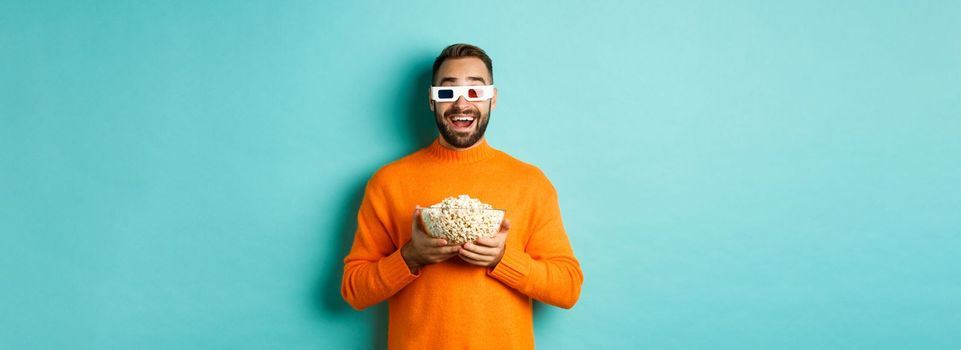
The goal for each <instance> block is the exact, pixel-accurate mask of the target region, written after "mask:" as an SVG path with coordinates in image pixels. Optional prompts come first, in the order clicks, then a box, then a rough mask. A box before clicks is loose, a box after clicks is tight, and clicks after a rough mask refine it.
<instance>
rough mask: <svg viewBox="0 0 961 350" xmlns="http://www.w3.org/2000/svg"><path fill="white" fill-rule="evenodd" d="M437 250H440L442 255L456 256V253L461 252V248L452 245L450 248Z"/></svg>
mask: <svg viewBox="0 0 961 350" xmlns="http://www.w3.org/2000/svg"><path fill="white" fill-rule="evenodd" d="M438 250H440V252H441V253H443V254H457V252H459V251H461V246H459V245H452V246H446V247H440V248H439V249H438Z"/></svg>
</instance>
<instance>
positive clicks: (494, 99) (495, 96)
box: [491, 88, 497, 111]
mask: <svg viewBox="0 0 961 350" xmlns="http://www.w3.org/2000/svg"><path fill="white" fill-rule="evenodd" d="M496 106H497V88H494V96H491V110H492V111H493V110H494V107H496Z"/></svg>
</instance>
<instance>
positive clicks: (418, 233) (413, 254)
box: [400, 207, 461, 273]
mask: <svg viewBox="0 0 961 350" xmlns="http://www.w3.org/2000/svg"><path fill="white" fill-rule="evenodd" d="M460 250H461V246H460V245H447V240H446V239H441V238H433V237H430V236H428V235H427V230H426V229H424V219H423V218H421V216H420V207H417V209H415V210H414V220H413V222H412V223H411V228H410V242H407V244H405V245H404V246H403V247H401V248H400V255H401V256H403V257H404V262H406V263H407V267H408V268H409V269H410V273H417V270H419V269H420V268H421V267H423V266H424V265H429V264H435V263H439V262H441V261H444V260H447V259H450V258H452V257H454V256H455V255H457V252H458V251H460Z"/></svg>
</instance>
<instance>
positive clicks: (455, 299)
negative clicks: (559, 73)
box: [341, 44, 583, 349]
mask: <svg viewBox="0 0 961 350" xmlns="http://www.w3.org/2000/svg"><path fill="white" fill-rule="evenodd" d="M432 85H433V86H432V88H431V89H428V93H429V98H430V99H429V104H430V109H431V111H433V112H434V120H435V122H436V123H437V128H438V129H439V131H440V137H439V138H438V139H437V140H435V141H434V142H433V144H431V145H430V146H428V147H426V148H423V149H421V150H419V151H417V152H414V153H412V154H410V155H407V156H405V157H403V158H401V159H399V160H396V161H394V162H392V163H390V164H388V165H386V166H384V167H383V168H381V169H380V170H378V171H377V172H376V173H375V174H374V176H373V177H371V179H370V180H369V181H368V183H367V187H366V188H365V193H364V199H363V201H362V203H361V207H360V211H359V213H358V215H357V232H356V234H355V236H354V243H353V247H352V248H351V251H350V253H349V254H348V255H347V257H346V258H345V259H344V279H343V283H342V287H341V294H342V295H343V296H344V299H345V300H347V302H348V303H350V305H351V306H353V307H354V308H356V309H358V310H360V309H363V308H366V307H368V306H371V305H374V304H377V303H380V302H382V301H384V300H387V301H388V305H389V309H390V316H389V318H390V322H389V331H388V344H389V347H390V348H391V349H531V348H533V347H534V331H533V321H532V319H533V317H532V316H533V315H532V310H531V305H532V298H533V299H536V300H538V301H541V302H544V303H547V304H551V305H555V306H559V307H562V308H571V307H573V306H574V303H576V302H577V299H578V297H579V296H580V289H581V283H582V282H583V274H582V273H581V269H580V264H579V263H578V261H577V259H576V258H575V257H574V252H573V250H572V249H571V246H570V243H569V240H568V238H567V234H566V233H565V231H564V226H563V224H562V222H561V215H560V208H559V207H558V203H557V192H556V191H555V190H554V187H553V186H552V185H551V183H550V181H549V180H548V179H547V178H546V177H545V176H544V174H543V173H542V172H541V171H540V170H539V169H538V168H536V167H534V166H533V165H530V164H527V163H524V162H521V161H519V160H517V159H515V158H513V157H511V156H510V155H508V154H507V153H504V152H502V151H499V150H497V149H494V148H492V147H491V146H490V145H488V144H487V141H486V139H485V138H484V132H485V131H486V129H487V123H488V122H489V121H490V112H491V111H492V110H494V107H495V106H496V105H497V90H496V89H494V88H493V86H492V85H493V69H492V64H491V59H490V57H488V56H487V54H486V53H485V52H484V51H483V50H481V49H480V48H478V47H476V46H472V45H467V44H455V45H451V46H449V47H447V48H445V49H444V50H443V51H442V52H441V54H440V56H438V57H437V59H436V60H435V61H434V74H433V82H432ZM461 194H466V195H469V196H471V197H473V198H477V199H480V200H481V201H482V202H484V203H487V204H490V205H492V206H493V207H494V208H498V209H503V210H505V212H506V214H505V219H504V220H503V222H502V224H501V226H500V230H499V233H497V235H496V236H494V237H493V238H479V239H477V240H476V241H473V242H467V243H464V244H461V245H455V244H448V242H447V241H446V240H444V239H440V238H432V237H430V236H428V235H427V234H426V233H425V230H424V225H423V221H422V220H421V218H420V209H418V208H419V206H428V205H431V204H435V203H439V202H441V201H442V200H443V199H445V198H447V197H452V196H458V195H461Z"/></svg>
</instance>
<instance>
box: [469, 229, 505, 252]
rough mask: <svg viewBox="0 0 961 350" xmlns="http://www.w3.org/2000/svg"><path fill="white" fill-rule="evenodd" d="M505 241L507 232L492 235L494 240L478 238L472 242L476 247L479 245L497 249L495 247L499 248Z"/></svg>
mask: <svg viewBox="0 0 961 350" xmlns="http://www.w3.org/2000/svg"><path fill="white" fill-rule="evenodd" d="M506 240H507V232H501V233H498V234H496V235H494V238H487V237H481V238H478V239H477V240H475V241H474V243H477V245H481V246H485V247H490V248H497V247H500V246H501V245H502V244H504V241H506Z"/></svg>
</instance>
